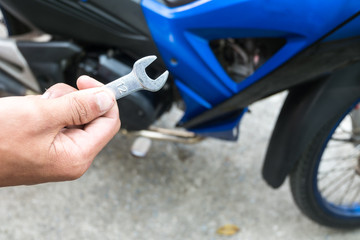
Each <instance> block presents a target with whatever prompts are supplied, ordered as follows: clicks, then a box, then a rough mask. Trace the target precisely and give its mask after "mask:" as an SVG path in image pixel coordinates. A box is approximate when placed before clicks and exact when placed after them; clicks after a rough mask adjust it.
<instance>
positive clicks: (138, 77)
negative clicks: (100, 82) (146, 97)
mask: <svg viewBox="0 0 360 240" xmlns="http://www.w3.org/2000/svg"><path fill="white" fill-rule="evenodd" d="M155 59H156V56H147V57H143V58H141V59H139V60H137V61H136V62H135V63H134V67H133V69H132V71H131V72H130V73H129V74H127V75H125V76H123V77H121V78H118V79H116V80H114V81H112V82H110V83H108V84H106V85H105V86H104V87H106V88H108V89H110V90H111V91H113V92H114V94H115V97H116V99H120V98H122V97H125V96H127V95H129V94H130V93H133V92H135V91H138V90H142V89H145V90H148V91H151V92H156V91H158V90H160V89H161V88H162V87H163V86H164V84H165V82H166V80H167V78H168V76H169V72H168V71H165V72H164V73H163V74H161V75H160V76H159V77H158V78H156V79H155V80H154V79H151V78H150V77H149V76H148V75H147V74H146V72H145V68H146V67H147V66H149V65H150V64H151V63H152V62H153V61H155Z"/></svg>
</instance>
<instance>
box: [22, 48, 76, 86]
mask: <svg viewBox="0 0 360 240" xmlns="http://www.w3.org/2000/svg"><path fill="white" fill-rule="evenodd" d="M17 46H18V48H19V50H20V52H21V53H22V55H23V56H24V58H25V59H26V61H27V62H28V64H29V66H30V68H31V70H32V71H33V73H34V75H35V77H36V78H37V80H38V81H39V84H40V87H41V90H42V91H44V90H45V89H46V88H48V87H50V86H51V85H53V84H55V83H58V82H65V81H66V79H65V78H64V70H65V67H66V65H67V64H69V61H70V59H71V58H72V57H74V56H76V55H78V54H80V53H81V51H82V49H81V48H79V47H78V46H77V45H75V44H73V43H69V42H17Z"/></svg>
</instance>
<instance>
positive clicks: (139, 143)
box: [130, 137, 151, 158]
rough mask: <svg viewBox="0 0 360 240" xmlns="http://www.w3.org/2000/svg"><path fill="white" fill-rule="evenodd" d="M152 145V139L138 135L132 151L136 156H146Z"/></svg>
mask: <svg viewBox="0 0 360 240" xmlns="http://www.w3.org/2000/svg"><path fill="white" fill-rule="evenodd" d="M150 147H151V139H149V138H145V137H138V138H136V139H135V141H134V142H133V144H132V146H131V149H130V152H131V154H132V155H133V156H134V157H138V158H143V157H146V155H147V154H148V152H149V150H150Z"/></svg>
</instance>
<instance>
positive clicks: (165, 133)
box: [121, 127, 204, 144]
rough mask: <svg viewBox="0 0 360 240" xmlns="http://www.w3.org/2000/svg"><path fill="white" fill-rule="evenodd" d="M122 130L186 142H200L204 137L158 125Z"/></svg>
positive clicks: (126, 132)
mask: <svg viewBox="0 0 360 240" xmlns="http://www.w3.org/2000/svg"><path fill="white" fill-rule="evenodd" d="M121 132H122V133H123V134H126V135H135V136H141V137H146V138H150V139H155V140H160V141H171V142H177V143H186V144H194V143H198V142H200V141H202V140H203V139H204V137H201V136H198V135H196V134H195V133H193V132H187V131H181V130H176V129H166V128H158V127H150V128H149V129H148V130H140V131H127V130H121Z"/></svg>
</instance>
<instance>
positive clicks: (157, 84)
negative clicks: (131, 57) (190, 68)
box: [133, 56, 169, 92]
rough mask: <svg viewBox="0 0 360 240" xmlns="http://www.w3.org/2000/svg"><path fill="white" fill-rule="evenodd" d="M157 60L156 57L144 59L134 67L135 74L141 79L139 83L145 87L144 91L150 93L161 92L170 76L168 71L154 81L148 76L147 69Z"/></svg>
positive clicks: (138, 61)
mask: <svg viewBox="0 0 360 240" xmlns="http://www.w3.org/2000/svg"><path fill="white" fill-rule="evenodd" d="M155 59H156V56H147V57H143V58H141V59H139V60H137V61H136V62H135V63H134V67H133V72H134V73H135V75H136V76H137V78H138V79H139V81H140V83H141V85H142V86H143V87H144V89H146V90H148V91H152V92H156V91H158V90H160V89H161V88H162V87H163V86H164V84H165V82H166V80H167V78H168V76H169V72H168V71H165V72H164V73H163V74H161V75H160V76H159V77H158V78H156V79H152V78H150V77H149V76H148V75H147V73H146V71H145V69H146V67H148V66H149V65H150V64H151V63H152V62H153V61H155Z"/></svg>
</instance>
